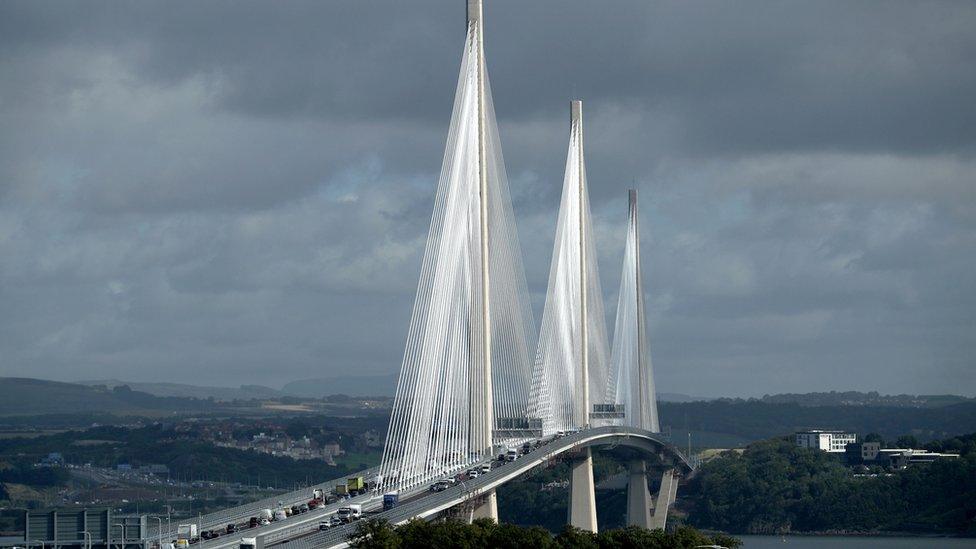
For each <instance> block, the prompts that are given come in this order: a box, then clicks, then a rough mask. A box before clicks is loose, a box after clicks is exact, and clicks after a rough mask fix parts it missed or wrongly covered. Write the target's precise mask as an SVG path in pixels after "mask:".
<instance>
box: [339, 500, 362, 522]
mask: <svg viewBox="0 0 976 549" xmlns="http://www.w3.org/2000/svg"><path fill="white" fill-rule="evenodd" d="M336 516H337V517H339V520H341V521H342V522H345V523H349V522H353V521H355V520H359V519H361V518H362V517H363V506H362V505H359V504H356V503H354V504H350V505H348V506H346V507H340V508H339V512H338V513H336Z"/></svg>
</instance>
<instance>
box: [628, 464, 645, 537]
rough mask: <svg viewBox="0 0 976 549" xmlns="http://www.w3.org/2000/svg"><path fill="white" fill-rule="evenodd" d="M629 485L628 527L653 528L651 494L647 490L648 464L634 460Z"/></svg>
mask: <svg viewBox="0 0 976 549" xmlns="http://www.w3.org/2000/svg"><path fill="white" fill-rule="evenodd" d="M629 468H630V481H629V483H628V484H627V525H628V526H640V527H641V528H651V492H650V491H648V489H647V464H646V463H644V461H643V460H634V461H631V462H630V464H629Z"/></svg>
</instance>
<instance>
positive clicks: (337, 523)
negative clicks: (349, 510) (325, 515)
mask: <svg viewBox="0 0 976 549" xmlns="http://www.w3.org/2000/svg"><path fill="white" fill-rule="evenodd" d="M329 524H330V525H331V526H333V527H335V526H341V525H342V519H340V518H339V517H337V516H335V515H332V518H330V519H329Z"/></svg>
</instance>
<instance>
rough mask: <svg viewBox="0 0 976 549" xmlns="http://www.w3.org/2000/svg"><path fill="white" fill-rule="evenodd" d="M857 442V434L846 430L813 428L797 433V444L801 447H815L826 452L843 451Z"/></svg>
mask: <svg viewBox="0 0 976 549" xmlns="http://www.w3.org/2000/svg"><path fill="white" fill-rule="evenodd" d="M854 442H857V435H856V434H854V433H845V432H844V431H822V430H819V429H813V430H810V431H798V432H797V433H796V445H797V446H799V447H800V448H813V449H816V450H823V451H824V452H832V453H842V452H844V451H845V450H846V449H847V445H848V444H851V443H854Z"/></svg>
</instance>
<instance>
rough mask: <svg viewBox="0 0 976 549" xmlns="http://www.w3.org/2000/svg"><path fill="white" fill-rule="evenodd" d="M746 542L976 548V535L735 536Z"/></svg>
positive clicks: (796, 547) (793, 547)
mask: <svg viewBox="0 0 976 549" xmlns="http://www.w3.org/2000/svg"><path fill="white" fill-rule="evenodd" d="M736 537H738V538H739V539H741V540H742V542H743V545H742V547H743V549H773V548H775V549H828V548H833V547H838V548H840V549H846V548H848V547H850V548H851V549H892V548H893V549H915V548H916V547H917V548H918V549H936V548H940V549H941V548H942V547H946V548H948V549H962V548H963V547H972V548H974V549H976V539H972V538H969V539H961V538H886V537H884V538H883V537H878V538H872V537H860V536H817V537H812V536H811V537H804V536H787V537H786V541H785V542H784V541H783V538H781V537H778V536H736Z"/></svg>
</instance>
